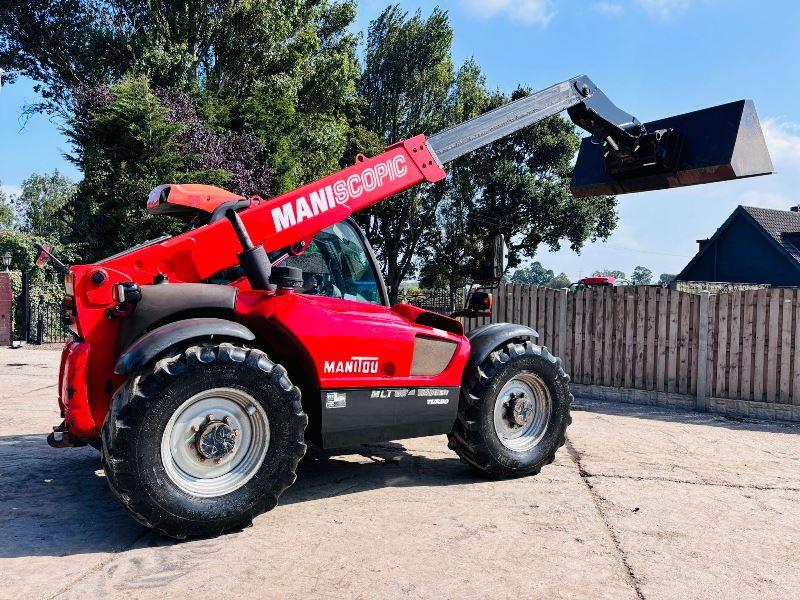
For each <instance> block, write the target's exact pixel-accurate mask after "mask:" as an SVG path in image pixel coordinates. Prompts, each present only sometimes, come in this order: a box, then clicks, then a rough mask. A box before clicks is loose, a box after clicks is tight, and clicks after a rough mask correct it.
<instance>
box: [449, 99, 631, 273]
mask: <svg viewBox="0 0 800 600" xmlns="http://www.w3.org/2000/svg"><path fill="white" fill-rule="evenodd" d="M529 93H530V90H528V89H524V88H518V89H517V90H515V91H514V93H512V94H511V96H510V97H508V96H505V95H503V94H499V93H495V94H492V95H490V96H489V98H488V102H487V103H486V106H485V108H484V110H490V109H493V108H497V107H499V106H502V105H504V104H506V103H508V102H509V101H513V100H517V99H519V98H522V97H524V96H526V95H528V94H529ZM578 144H579V137H578V135H577V134H576V133H575V129H574V127H573V125H572V124H571V123H569V122H568V121H566V120H564V119H562V118H560V117H552V118H549V119H546V120H544V121H540V122H538V123H536V124H534V125H532V126H530V127H526V128H525V129H522V130H520V131H518V132H516V133H514V134H513V135H511V136H508V137H506V138H502V139H500V140H498V141H496V142H494V143H492V144H490V145H489V146H486V147H484V148H481V149H478V150H476V151H475V152H472V153H471V154H469V155H467V156H464V157H462V158H460V159H458V161H456V162H457V163H458V162H460V163H462V164H464V165H465V166H466V168H467V170H468V171H469V172H470V177H471V178H472V181H473V182H474V192H473V193H474V199H473V212H472V218H471V223H470V225H471V230H472V232H473V233H475V234H476V235H481V236H485V237H486V238H487V239H491V237H493V236H494V235H497V234H502V235H503V236H504V237H505V239H506V242H507V243H508V245H509V266H512V267H513V266H515V265H517V264H519V262H520V261H521V260H522V258H523V257H526V256H533V254H534V253H535V252H536V251H537V249H539V247H540V245H542V244H544V245H546V246H548V247H549V248H550V249H551V250H558V249H560V248H561V244H562V243H564V242H565V241H566V242H567V243H568V244H569V246H570V247H571V248H572V249H573V250H576V251H577V250H579V249H580V248H581V247H582V246H583V244H584V243H585V242H586V241H587V240H596V239H599V238H605V237H607V236H608V235H609V234H610V233H611V231H613V229H614V227H615V226H616V222H617V215H616V200H615V198H613V197H606V196H604V197H595V198H580V199H576V198H573V197H572V195H571V194H570V192H569V181H570V177H571V174H572V163H573V158H574V156H575V152H576V151H577V148H578Z"/></svg>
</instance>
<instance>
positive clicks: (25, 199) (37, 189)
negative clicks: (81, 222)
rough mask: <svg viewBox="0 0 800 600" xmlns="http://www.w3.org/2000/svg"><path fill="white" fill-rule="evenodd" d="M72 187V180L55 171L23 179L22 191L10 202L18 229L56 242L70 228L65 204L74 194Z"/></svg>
mask: <svg viewBox="0 0 800 600" xmlns="http://www.w3.org/2000/svg"><path fill="white" fill-rule="evenodd" d="M75 190H76V185H75V183H74V182H73V181H71V180H70V179H69V178H67V177H65V176H64V175H62V174H61V173H59V172H58V170H55V171H53V172H52V173H47V174H44V175H38V174H36V173H34V174H32V175H31V176H29V177H28V178H27V179H26V180H25V181H23V182H22V192H21V193H20V194H19V195H18V196H16V197H14V198H12V201H11V203H12V205H13V206H14V208H15V212H16V214H17V226H18V229H19V230H20V231H24V232H26V233H30V234H32V235H35V236H37V237H39V238H42V239H44V240H46V241H47V242H48V243H50V244H59V243H60V242H61V241H62V240H63V239H64V238H65V237H66V236H67V234H68V233H69V231H70V222H69V215H68V214H67V212H66V211H65V210H64V207H65V206H66V205H67V203H69V202H70V201H71V200H72V198H73V197H74V195H75Z"/></svg>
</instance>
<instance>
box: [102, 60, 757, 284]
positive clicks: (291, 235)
mask: <svg viewBox="0 0 800 600" xmlns="http://www.w3.org/2000/svg"><path fill="white" fill-rule="evenodd" d="M564 110H566V111H567V113H568V114H569V116H570V118H571V119H572V121H573V122H574V123H575V124H576V125H578V126H580V127H581V128H583V129H585V130H586V131H588V132H589V133H590V134H591V137H589V138H586V139H584V140H583V143H582V145H581V150H580V152H579V154H578V160H577V163H576V167H575V174H574V176H573V181H572V185H571V187H572V192H573V194H574V195H575V196H587V195H598V194H607V193H617V194H618V193H625V192H630V191H645V190H651V189H663V188H668V187H675V186H679V185H693V184H698V183H708V182H711V181H721V180H725V179H735V178H738V177H748V176H752V175H761V174H767V173H771V172H772V163H771V161H770V158H769V153H768V152H767V148H766V144H765V143H764V138H763V134H762V132H761V128H760V125H759V123H758V118H757V116H756V114H755V109H754V108H753V105H752V102H751V101H739V102H733V103H730V104H726V105H721V106H717V107H713V108H709V109H704V110H701V111H697V112H694V113H688V114H685V115H679V116H677V117H671V118H668V119H664V120H662V121H657V122H655V123H644V124H643V123H641V122H640V121H639V120H638V119H637V118H636V117H634V116H633V115H631V114H628V113H626V112H625V111H623V110H621V109H619V108H618V107H617V106H615V105H614V104H613V103H612V102H611V101H610V100H609V99H608V98H607V97H606V95H605V94H604V93H603V92H602V91H601V90H600V89H599V88H598V87H597V86H596V85H595V84H594V83H593V82H592V81H591V80H590V79H589V78H588V77H586V76H585V75H581V76H579V77H574V78H572V79H569V80H567V81H564V82H562V83H559V84H556V85H554V86H551V87H549V88H546V89H543V90H541V91H538V92H534V93H532V94H530V95H529V96H526V97H524V98H521V99H519V100H516V101H514V102H511V103H509V104H507V105H505V106H502V107H500V108H497V109H495V110H492V111H490V112H487V113H485V114H483V115H480V116H478V117H476V118H474V119H471V120H469V121H466V122H465V123H462V124H460V125H456V126H455V127H451V128H449V129H446V130H444V131H441V132H439V133H436V134H434V135H432V136H431V137H429V138H426V137H425V136H424V135H418V136H415V137H413V138H410V139H408V140H405V141H402V142H399V143H396V144H393V145H392V146H389V147H388V148H387V149H386V150H385V151H384V152H383V153H381V154H379V155H378V156H375V157H372V158H366V157H364V156H362V155H359V157H358V160H357V161H356V164H355V165H353V166H351V167H347V168H345V169H343V170H341V171H339V172H337V173H333V174H331V175H328V176H327V177H323V178H322V179H320V180H318V181H315V182H313V183H309V184H307V185H304V186H302V187H300V188H298V189H296V190H293V191H291V192H288V193H286V194H283V195H281V196H277V197H275V198H272V199H270V200H268V201H266V202H260V203H257V204H255V203H251V205H250V208H247V209H245V210H242V211H241V212H240V213H239V215H240V216H241V221H242V223H243V226H244V227H245V228H246V231H247V232H248V233H249V235H250V237H251V238H252V241H253V244H254V245H256V246H258V245H263V247H264V249H265V250H266V252H273V251H277V250H279V249H282V248H288V249H289V251H292V250H293V249H294V250H295V251H297V252H300V251H302V249H303V247H304V244H307V243H308V242H310V240H311V238H313V236H314V235H315V234H316V233H318V232H320V231H321V230H323V229H325V228H326V227H329V226H331V225H333V224H334V223H337V222H339V221H341V220H343V219H345V218H347V217H349V216H350V215H351V214H353V213H355V212H357V211H359V210H363V209H364V208H367V207H368V206H371V205H372V204H375V203H376V202H380V201H381V200H384V199H386V198H389V197H391V196H393V195H394V194H397V193H398V192H401V191H403V190H406V189H408V188H410V187H413V186H415V185H417V184H420V183H424V182H431V183H432V182H436V181H439V180H441V179H443V178H444V177H445V176H446V174H445V172H444V170H443V166H444V165H445V164H446V163H448V162H450V161H452V160H455V159H456V158H458V157H460V156H463V155H464V154H467V153H468V152H471V151H473V150H476V149H478V148H480V147H483V146H486V145H487V144H490V143H492V142H494V141H496V140H499V139H501V138H504V137H506V136H509V135H511V134H513V133H514V132H516V131H519V130H520V129H523V128H524V127H527V126H529V125H532V124H534V123H537V122H539V121H541V120H543V119H546V118H547V117H551V116H553V115H556V114H558V113H560V112H561V111H564ZM157 190H158V191H159V197H160V198H161V201H163V202H169V193H170V186H161V187H160V188H157ZM156 200H158V199H156ZM241 200H244V199H240V202H241ZM237 208H239V207H238V206H237ZM196 248H197V249H199V248H204V249H208V248H214V249H215V251H214V252H208V251H203V252H200V251H198V252H195V249H196ZM240 250H241V244H239V243H238V242H237V237H236V234H235V233H234V231H233V229H232V228H231V226H230V224H229V223H228V221H227V220H225V219H224V218H220V219H219V220H217V221H216V222H215V221H214V220H213V219H212V221H211V222H210V223H209V224H208V225H204V226H202V227H199V228H197V229H194V230H192V231H189V232H187V233H184V234H182V235H179V236H176V237H173V238H169V239H166V240H158V241H155V242H153V243H151V244H149V245H145V246H144V247H140V248H135V249H132V250H131V251H129V252H126V253H123V254H122V255H118V256H116V257H112V258H110V259H107V260H106V261H103V263H102V264H103V265H104V266H105V267H107V268H111V269H117V270H119V271H121V272H123V273H125V274H127V275H128V276H129V277H131V278H132V279H134V280H135V281H136V282H137V283H142V284H144V283H151V282H152V280H153V278H154V277H155V276H160V275H167V276H168V277H169V279H170V280H171V281H175V282H198V281H204V280H206V279H208V278H209V277H211V276H212V275H214V274H215V273H218V272H219V271H221V270H222V269H225V268H228V267H231V266H233V265H235V264H236V263H237V253H238V252H239V251H240Z"/></svg>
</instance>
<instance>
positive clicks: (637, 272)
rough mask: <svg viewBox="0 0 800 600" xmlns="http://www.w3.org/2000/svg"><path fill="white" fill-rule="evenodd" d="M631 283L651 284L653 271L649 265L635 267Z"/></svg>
mask: <svg viewBox="0 0 800 600" xmlns="http://www.w3.org/2000/svg"><path fill="white" fill-rule="evenodd" d="M631 283H632V284H633V285H650V284H651V283H653V272H652V271H651V270H650V269H648V268H647V267H642V266H638V267H636V268H634V269H633V273H632V274H631Z"/></svg>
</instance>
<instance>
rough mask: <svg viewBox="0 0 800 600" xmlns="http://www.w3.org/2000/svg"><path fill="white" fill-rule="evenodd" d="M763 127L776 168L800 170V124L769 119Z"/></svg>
mask: <svg viewBox="0 0 800 600" xmlns="http://www.w3.org/2000/svg"><path fill="white" fill-rule="evenodd" d="M762 127H763V129H764V137H765V138H766V140H767V148H769V153H770V156H772V162H773V164H774V165H775V168H776V169H778V170H784V169H800V124H797V123H792V122H791V121H779V120H777V119H774V118H772V117H768V118H766V119H764V122H763V124H762Z"/></svg>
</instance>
